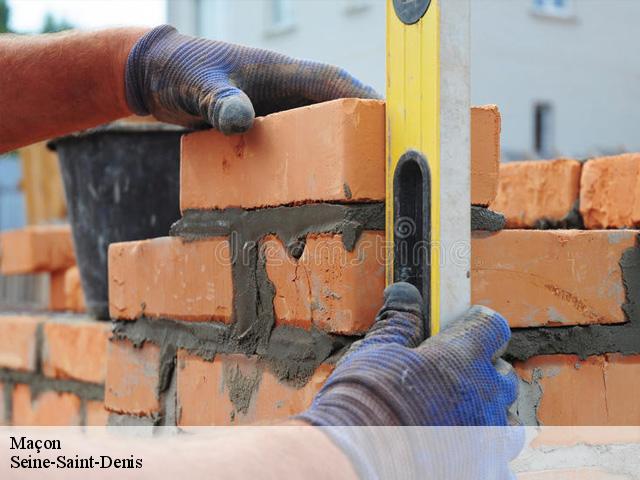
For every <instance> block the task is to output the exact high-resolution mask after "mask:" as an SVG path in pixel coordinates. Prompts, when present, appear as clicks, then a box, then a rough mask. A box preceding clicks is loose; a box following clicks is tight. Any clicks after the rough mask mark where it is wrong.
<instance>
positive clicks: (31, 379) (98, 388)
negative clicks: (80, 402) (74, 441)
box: [0, 369, 104, 401]
mask: <svg viewBox="0 0 640 480" xmlns="http://www.w3.org/2000/svg"><path fill="white" fill-rule="evenodd" d="M0 382H1V383H3V384H4V385H5V391H11V387H12V386H13V385H16V384H20V383H24V384H27V385H29V387H30V388H31V393H32V395H33V396H34V397H37V396H38V395H40V394H41V393H43V392H47V391H54V392H68V393H74V394H76V395H77V396H78V397H80V398H83V399H85V400H99V401H102V399H103V398H104V386H103V385H100V384H96V383H85V382H79V381H77V380H66V379H65V380H62V379H57V378H48V377H45V376H43V375H41V374H39V373H30V372H18V371H15V370H7V369H0ZM5 395H6V392H5Z"/></svg>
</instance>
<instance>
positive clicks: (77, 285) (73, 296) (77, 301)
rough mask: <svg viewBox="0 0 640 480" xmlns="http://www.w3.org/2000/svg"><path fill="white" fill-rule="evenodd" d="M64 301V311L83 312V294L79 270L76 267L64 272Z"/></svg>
mask: <svg viewBox="0 0 640 480" xmlns="http://www.w3.org/2000/svg"><path fill="white" fill-rule="evenodd" d="M64 299H65V305H64V306H65V310H69V311H71V312H84V311H85V303H84V292H83V291H82V282H81V281H80V270H79V269H78V267H77V266H74V267H71V268H68V269H67V270H66V271H65V272H64Z"/></svg>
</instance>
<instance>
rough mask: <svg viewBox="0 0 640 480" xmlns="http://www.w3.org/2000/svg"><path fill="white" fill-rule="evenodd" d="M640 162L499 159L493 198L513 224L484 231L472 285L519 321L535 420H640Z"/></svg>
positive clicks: (530, 419)
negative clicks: (639, 398)
mask: <svg viewBox="0 0 640 480" xmlns="http://www.w3.org/2000/svg"><path fill="white" fill-rule="evenodd" d="M639 167H640V155H638V154H625V155H618V156H612V157H602V158H593V159H588V160H585V161H576V160H572V159H556V160H553V161H525V162H512V163H507V164H502V165H501V166H500V180H499V186H498V193H497V196H496V198H495V200H494V201H493V202H492V203H491V204H490V208H491V209H494V210H497V211H498V212H500V213H503V214H504V215H505V217H506V228H507V230H503V231H501V232H498V233H475V234H474V237H473V240H472V272H471V280H472V295H473V301H474V302H476V303H482V304H485V305H488V306H491V307H493V308H495V309H496V310H498V311H500V312H501V313H503V314H504V315H505V316H506V317H507V318H508V319H509V321H510V323H511V325H512V327H514V328H513V340H512V342H511V345H510V347H509V351H508V352H507V353H508V355H509V356H510V357H511V358H512V359H513V360H514V362H515V366H516V369H517V371H518V373H519V374H520V376H521V388H520V399H519V402H518V405H517V410H518V413H519V415H520V416H521V418H523V419H524V420H525V421H526V422H527V423H529V424H538V423H539V424H543V425H637V424H640V408H639V406H638V403H637V402H634V401H633V400H631V399H632V398H634V397H635V396H637V392H638V389H639V388H640V318H639V317H638V312H639V310H638V304H637V302H638V300H639V299H640V296H639V295H640V283H639V280H640V276H639V274H640V246H639V244H638V238H639V237H638V233H639V232H638V230H636V228H637V227H638V226H639V225H640V216H639V215H638V212H636V210H637V206H636V203H637V202H636V191H637V189H638V179H639V178H640V176H639V173H640V172H639ZM518 229H520V230H518Z"/></svg>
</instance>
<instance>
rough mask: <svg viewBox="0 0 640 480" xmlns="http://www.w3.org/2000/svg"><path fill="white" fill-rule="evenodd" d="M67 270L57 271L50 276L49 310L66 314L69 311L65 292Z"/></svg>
mask: <svg viewBox="0 0 640 480" xmlns="http://www.w3.org/2000/svg"><path fill="white" fill-rule="evenodd" d="M66 272H67V271H66V270H56V271H55V272H51V274H50V275H49V310H52V311H54V312H64V311H65V310H66V309H67V296H66V294H65V291H64V277H65V274H66Z"/></svg>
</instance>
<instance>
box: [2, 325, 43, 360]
mask: <svg viewBox="0 0 640 480" xmlns="http://www.w3.org/2000/svg"><path fill="white" fill-rule="evenodd" d="M42 321H43V319H42V318H40V317H31V316H23V315H1V316H0V368H8V369H11V370H19V371H34V370H35V369H36V359H37V348H38V343H37V335H36V332H37V329H38V325H39V324H40V323H42Z"/></svg>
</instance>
